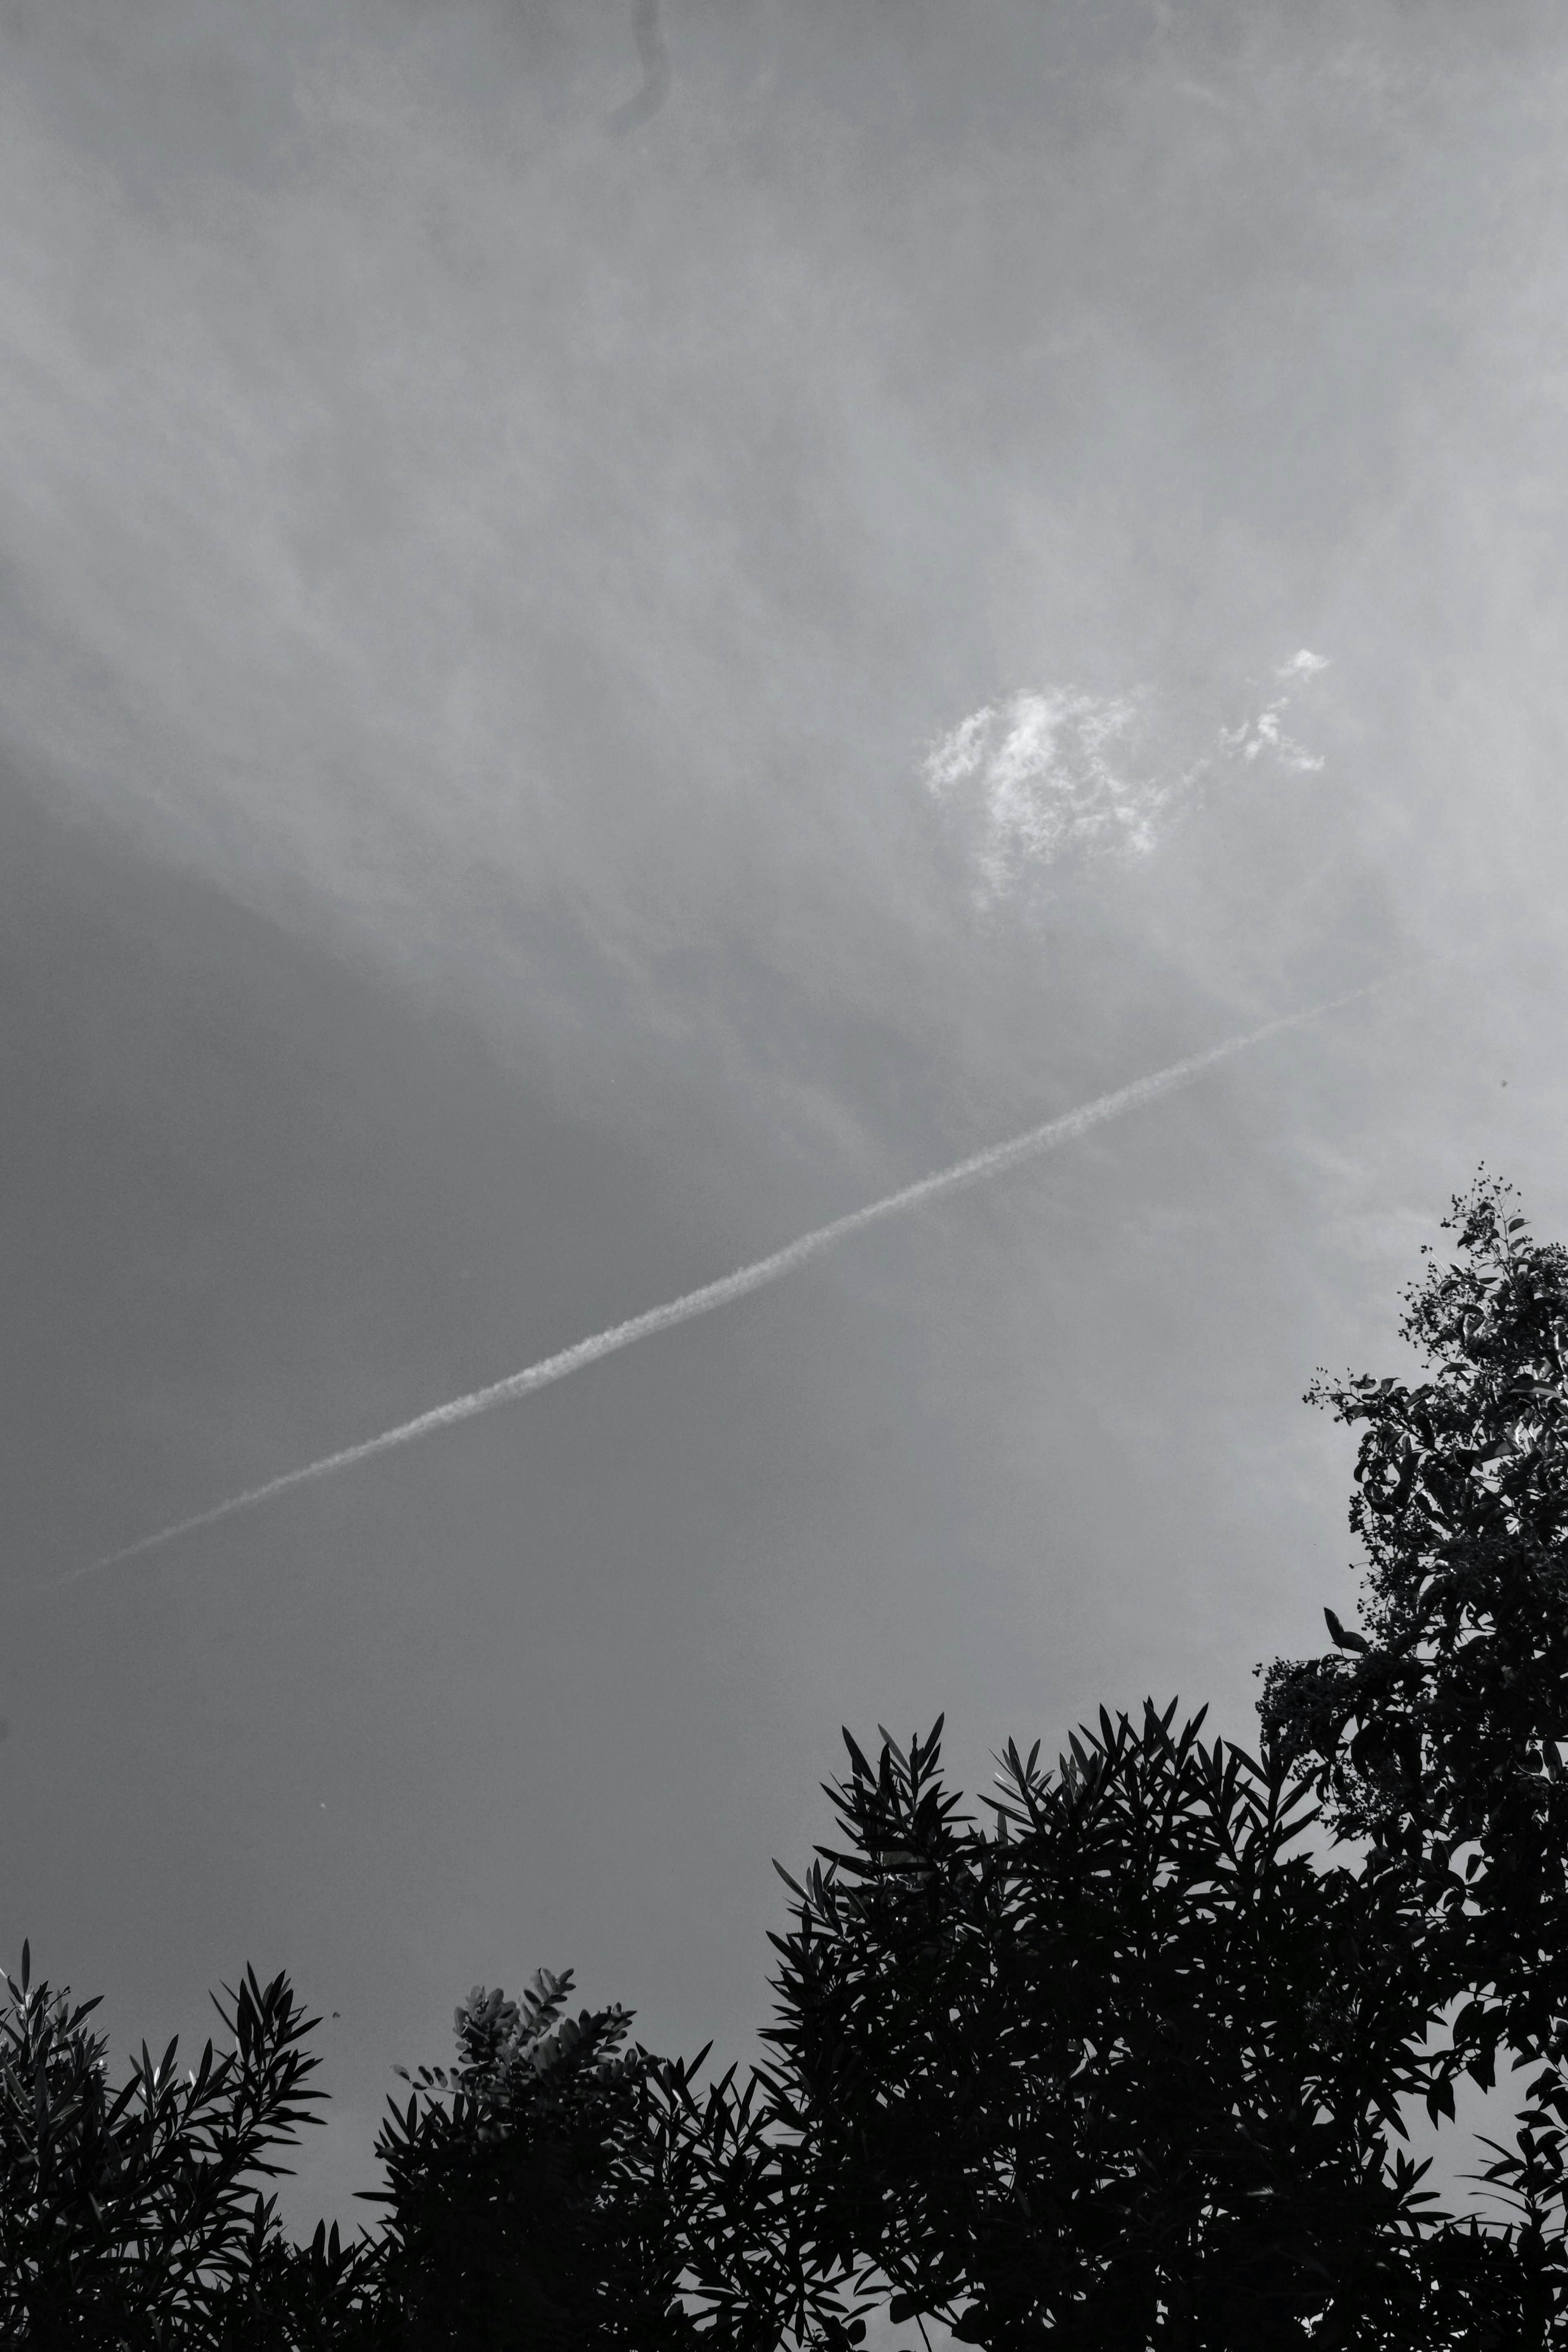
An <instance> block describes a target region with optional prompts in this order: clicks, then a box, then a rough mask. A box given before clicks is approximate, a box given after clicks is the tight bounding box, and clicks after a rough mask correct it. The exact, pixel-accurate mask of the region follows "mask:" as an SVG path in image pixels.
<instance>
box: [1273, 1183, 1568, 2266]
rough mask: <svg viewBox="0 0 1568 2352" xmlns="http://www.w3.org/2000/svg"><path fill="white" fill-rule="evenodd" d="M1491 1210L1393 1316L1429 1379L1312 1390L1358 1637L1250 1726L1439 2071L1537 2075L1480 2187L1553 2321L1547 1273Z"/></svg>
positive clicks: (1306, 1667) (1560, 1677)
mask: <svg viewBox="0 0 1568 2352" xmlns="http://www.w3.org/2000/svg"><path fill="white" fill-rule="evenodd" d="M1511 1197H1512V1196H1511V1190H1510V1188H1509V1187H1507V1186H1505V1185H1500V1184H1498V1183H1496V1182H1494V1181H1490V1180H1488V1179H1487V1178H1485V1177H1484V1176H1483V1177H1482V1178H1481V1179H1480V1180H1479V1181H1478V1182H1477V1183H1476V1185H1475V1186H1474V1187H1473V1188H1472V1189H1471V1191H1470V1192H1469V1193H1468V1194H1466V1195H1464V1196H1461V1197H1459V1198H1457V1199H1456V1200H1455V1202H1454V1207H1453V1214H1452V1216H1451V1218H1449V1219H1448V1221H1447V1223H1446V1230H1448V1231H1450V1232H1452V1233H1454V1234H1455V1235H1456V1246H1457V1255H1456V1256H1455V1258H1454V1260H1453V1262H1452V1263H1439V1262H1437V1261H1436V1260H1435V1259H1434V1262H1433V1264H1432V1265H1430V1266H1429V1267H1428V1269H1427V1273H1426V1275H1425V1276H1424V1277H1423V1278H1422V1279H1421V1280H1420V1281H1418V1282H1417V1283H1416V1284H1415V1285H1413V1286H1412V1287H1411V1288H1410V1290H1409V1291H1408V1292H1407V1293H1406V1311H1405V1316H1404V1319H1403V1323H1402V1327H1401V1328H1402V1330H1403V1333H1404V1336H1405V1337H1406V1339H1408V1340H1409V1341H1411V1342H1412V1343H1413V1344H1414V1345H1415V1346H1416V1348H1417V1349H1419V1350H1420V1351H1421V1353H1422V1355H1423V1356H1424V1357H1425V1359H1426V1361H1427V1366H1428V1367H1429V1368H1430V1377H1429V1378H1427V1379H1423V1380H1419V1381H1414V1382H1406V1381H1396V1380H1392V1379H1384V1380H1374V1379H1372V1378H1370V1377H1362V1378H1356V1379H1346V1380H1343V1381H1329V1380H1327V1379H1326V1378H1324V1377H1323V1376H1322V1375H1320V1377H1319V1379H1318V1381H1316V1382H1315V1383H1314V1385H1313V1387H1312V1390H1311V1391H1309V1397H1310V1399H1311V1400H1312V1402H1317V1403H1319V1404H1321V1405H1324V1406H1326V1407H1327V1408H1328V1409H1329V1410H1331V1411H1332V1412H1334V1413H1335V1414H1336V1416H1337V1417H1338V1418H1339V1419H1340V1420H1342V1421H1343V1422H1345V1423H1349V1424H1351V1425H1352V1426H1358V1427H1359V1428H1360V1429H1361V1433H1362V1434H1361V1443H1360V1447H1359V1450H1358V1454H1357V1459H1356V1465H1355V1474H1354V1499H1353V1502H1352V1507H1351V1514H1350V1517H1351V1526H1352V1528H1353V1529H1354V1532H1355V1534H1356V1535H1357V1537H1358V1538H1360V1541H1361V1544H1362V1547H1363V1550H1364V1563H1365V1565H1364V1594H1365V1600H1364V1608H1363V1612H1362V1622H1361V1626H1360V1627H1359V1628H1356V1629H1352V1630H1350V1631H1347V1630H1346V1629H1345V1628H1344V1627H1343V1626H1342V1625H1341V1624H1340V1622H1339V1621H1338V1619H1337V1618H1336V1617H1334V1615H1333V1612H1324V1613H1325V1617H1326V1619H1327V1622H1328V1627H1329V1633H1330V1635H1331V1638H1332V1639H1333V1643H1334V1645H1335V1646H1334V1650H1333V1653H1332V1654H1328V1655H1325V1656H1322V1657H1318V1658H1312V1659H1307V1660H1294V1661H1279V1662H1277V1663H1276V1664H1274V1665H1273V1666H1272V1667H1271V1668H1270V1671H1269V1674H1268V1675H1267V1678H1266V1680H1265V1684H1264V1690H1263V1696H1262V1700H1261V1703H1260V1712H1261V1715H1262V1718H1263V1721H1264V1724H1265V1726H1266V1727H1268V1728H1269V1730H1270V1732H1271V1733H1272V1735H1273V1736H1274V1737H1275V1738H1278V1739H1279V1741H1280V1742H1281V1746H1282V1748H1283V1749H1284V1752H1285V1753H1286V1754H1287V1755H1288V1756H1290V1757H1291V1758H1292V1759H1296V1760H1298V1761H1299V1763H1300V1764H1301V1768H1302V1769H1303V1770H1304V1771H1306V1772H1308V1773H1310V1774H1311V1776H1312V1779H1313V1780H1314V1781H1315V1783H1316V1785H1317V1787H1318V1790H1320V1792H1321V1794H1322V1799H1323V1801H1324V1802H1325V1805H1326V1807H1327V1809H1328V1811H1329V1814H1330V1817H1331V1819H1332V1820H1333V1822H1334V1824H1335V1826H1336V1827H1337V1828H1338V1829H1339V1831H1340V1832H1341V1833H1342V1834H1343V1835H1344V1836H1345V1837H1348V1838H1358V1839H1362V1840H1364V1841H1365V1842H1366V1843H1367V1845H1368V1848H1369V1855H1370V1859H1369V1865H1368V1866H1369V1867H1370V1868H1373V1869H1379V1870H1382V1871H1385V1872H1390V1871H1402V1872H1403V1873H1404V1874H1405V1875H1406V1880H1407V1883H1408V1884H1409V1885H1410V1886H1411V1888H1412V1890H1413V1894H1414V1895H1415V1897H1416V1900H1418V1902H1419V1905H1420V1907H1421V1911H1422V1915H1423V1950H1424V1954H1425V1957H1426V1965H1427V1969H1428V1970H1429V1971H1430V1976H1431V1981H1432V1985H1433V1989H1434V1992H1435V1994H1436V1995H1437V1996H1438V1997H1439V1998H1440V1999H1441V2000H1442V2001H1443V2003H1444V2004H1445V2006H1446V2007H1448V2008H1449V2009H1450V2010H1451V2011H1452V2012H1453V2014H1452V2032H1451V2043H1450V2049H1449V2053H1448V2062H1447V2063H1448V2068H1449V2070H1450V2072H1453V2073H1457V2072H1458V2071H1461V2070H1463V2071H1467V2072H1469V2074H1471V2075H1473V2076H1474V2078H1475V2079H1476V2080H1477V2081H1479V2082H1480V2083H1482V2084H1490V2083H1491V2082H1492V2081H1493V2080H1494V2078H1495V2074H1496V2069H1497V2064H1498V2061H1499V2059H1500V2056H1504V2055H1506V2056H1507V2057H1509V2058H1511V2059H1513V2060H1517V2061H1522V2062H1524V2063H1528V2064H1530V2065H1531V2066H1533V2067H1535V2068H1536V2069H1538V2071H1537V2072H1536V2073H1535V2074H1534V2076H1533V2079H1532V2081H1531V2084H1530V2086H1529V2092H1528V2096H1527V2102H1526V2105H1525V2108H1524V2110H1523V2112H1522V2115H1521V2118H1520V2128H1519V2133H1518V2135H1517V2137H1516V2141H1515V2145H1514V2147H1512V2148H1511V2149H1507V2150H1505V2149H1499V2150H1497V2159H1498V2160H1497V2162H1496V2164H1495V2165H1494V2166H1493V2167H1492V2168H1491V2176H1492V2178H1493V2179H1494V2181H1495V2183H1496V2184H1497V2185H1498V2186H1499V2187H1500V2188H1501V2189H1507V2190H1509V2191H1510V2192H1511V2193H1512V2194H1513V2195H1514V2196H1515V2198H1516V2199H1517V2200H1519V2205H1520V2211H1521V2222H1522V2236H1521V2244H1522V2245H1526V2246H1533V2247H1534V2248H1535V2249H1536V2250H1537V2252H1538V2256H1539V2262H1538V2268H1539V2270H1540V2273H1541V2275H1542V2279H1543V2281H1545V2282H1546V2284H1543V2286H1542V2290H1541V2292H1542V2294H1546V2293H1547V2290H1548V2287H1550V2292H1551V2296H1552V2307H1553V2308H1554V2309H1557V2310H1563V2309H1568V2273H1565V2272H1564V2268H1563V2249H1562V2244H1561V2224H1562V2216H1563V2204H1564V2201H1565V2193H1568V2174H1565V2172H1564V2168H1563V2161H1562V2156H1563V2126H1564V2124H1565V2123H1568V2082H1565V2079H1564V2074H1563V2060H1564V2057H1565V2055H1568V1772H1565V1771H1564V1766H1563V1748H1564V1743H1565V1741H1568V1251H1564V1250H1563V1248H1561V1247H1560V1246H1558V1245H1556V1244H1542V1243H1540V1242H1537V1241H1535V1240H1534V1239H1533V1238H1532V1237H1531V1234H1530V1231H1529V1228H1528V1225H1527V1223H1526V1222H1525V1220H1524V1218H1523V1217H1521V1216H1520V1215H1518V1214H1516V1213H1511ZM1554 2216H1555V2220H1553V2217H1554Z"/></svg>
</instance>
